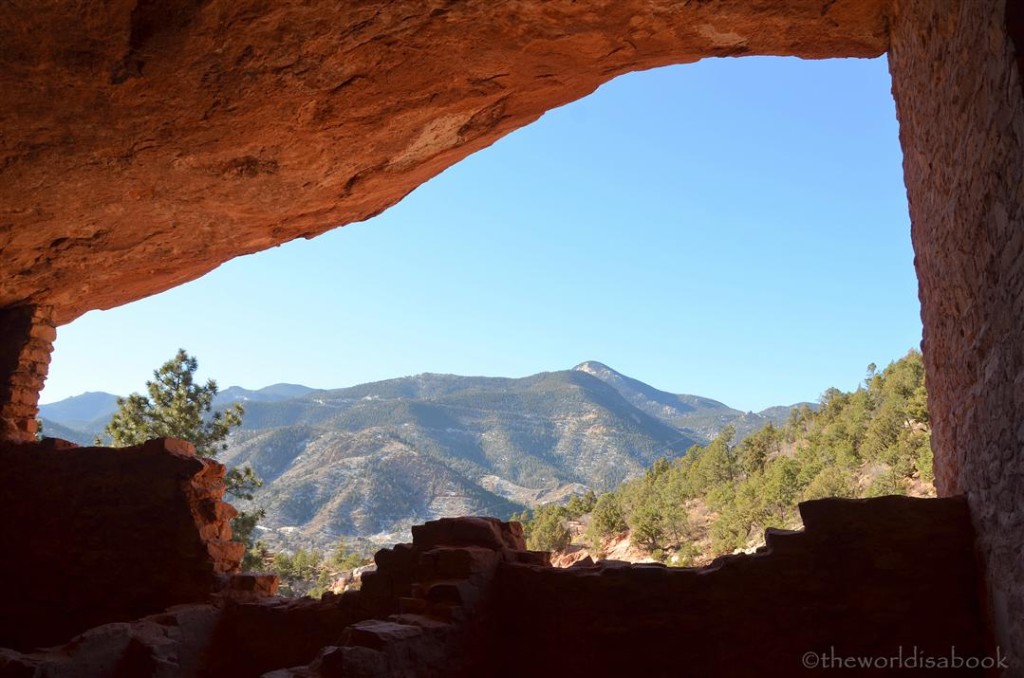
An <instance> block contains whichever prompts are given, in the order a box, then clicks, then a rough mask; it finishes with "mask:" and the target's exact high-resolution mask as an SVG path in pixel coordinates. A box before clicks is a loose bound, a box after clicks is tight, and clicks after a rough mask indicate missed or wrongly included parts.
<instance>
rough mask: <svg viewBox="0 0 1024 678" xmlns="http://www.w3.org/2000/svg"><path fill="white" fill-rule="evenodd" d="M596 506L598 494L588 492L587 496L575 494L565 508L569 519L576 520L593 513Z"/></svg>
mask: <svg viewBox="0 0 1024 678" xmlns="http://www.w3.org/2000/svg"><path fill="white" fill-rule="evenodd" d="M595 504H597V494H596V493H595V492H594V491H593V490H587V492H586V494H582V495H580V494H574V495H573V496H572V497H571V498H570V499H569V503H568V504H566V505H565V508H566V511H568V513H569V517H570V518H572V519H573V520H576V519H578V518H580V517H581V516H583V515H586V514H587V513H590V512H591V511H593V510H594V505H595Z"/></svg>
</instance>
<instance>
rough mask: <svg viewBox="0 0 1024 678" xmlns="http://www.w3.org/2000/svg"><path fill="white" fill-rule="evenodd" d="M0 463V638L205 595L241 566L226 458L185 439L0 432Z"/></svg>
mask: <svg viewBox="0 0 1024 678" xmlns="http://www.w3.org/2000/svg"><path fill="white" fill-rule="evenodd" d="M0 468H3V470H4V476H3V477H4V479H5V482H4V483H3V490H2V491H0V535H3V538H4V557H2V558H0V581H3V582H5V588H4V594H3V596H0V646H3V647H11V648H17V649H24V648H30V647H34V646H38V645H44V644H52V643H55V642H58V641H63V640H66V639H67V638H68V637H69V636H70V635H71V634H73V633H77V632H81V631H84V630H85V629H87V628H89V627H90V626H95V625H97V624H102V623H105V622H126V621H129V620H132V619H136V618H138V617H140V616H142V615H144V614H149V613H155V612H159V611H160V610H163V609H164V608H166V607H168V606H170V605H175V604H179V603H191V602H197V601H205V600H206V599H207V598H208V597H209V595H210V593H211V592H212V591H215V590H217V589H219V588H221V587H223V586H225V585H226V584H227V581H228V576H229V575H230V574H232V573H234V572H236V571H237V569H238V565H239V562H240V560H241V557H242V553H243V551H244V547H243V546H242V544H240V543H237V542H234V541H231V526H230V520H231V518H232V517H234V516H235V515H236V512H235V510H234V509H233V508H232V507H231V506H230V505H228V504H226V503H224V502H223V501H222V500H221V498H222V495H223V493H224V483H223V478H224V466H223V465H221V464H218V463H217V462H214V461H211V460H209V459H201V458H199V457H196V456H195V455H194V453H193V450H192V446H191V445H189V444H188V443H185V442H182V441H178V440H170V439H162V440H152V441H150V442H148V443H146V444H145V445H140V446H137V447H128V448H123V449H109V448H101V447H76V446H74V445H72V444H70V443H64V442H63V441H55V440H52V439H50V440H48V441H46V442H42V443H14V442H7V443H3V442H0Z"/></svg>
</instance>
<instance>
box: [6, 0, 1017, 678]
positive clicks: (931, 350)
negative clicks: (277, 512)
mask: <svg viewBox="0 0 1024 678" xmlns="http://www.w3.org/2000/svg"><path fill="white" fill-rule="evenodd" d="M1022 32H1024V29H1022V15H1021V10H1020V5H1019V3H1017V2H1014V1H1012V0H758V1H756V2H750V1H747V0H707V1H705V0H691V1H688V2H679V1H678V0H653V1H646V2H636V1H634V0H623V1H619V2H609V1H605V0H594V1H589V2H580V1H578V0H551V1H546V2H541V1H540V0H523V1H522V2H514V3H513V2H508V3H494V2H483V1H481V0H427V1H421V2H411V1H409V0H398V1H395V2H359V3H355V2H350V3H331V2H326V1H324V0H305V1H304V2H296V1H294V0H288V1H286V2H278V3H263V2H255V1H248V0H243V1H235V2H228V1H227V0H167V1H166V2H154V1H151V0H125V1H114V0H99V1H97V2H93V3H78V2H70V1H69V0H48V1H46V2H36V3H27V2H5V3H2V4H0V65H2V68H0V91H2V92H3V96H2V97H0V122H2V124H0V438H2V440H3V442H2V443H0V457H2V459H3V468H4V469H5V478H6V479H7V482H6V483H5V485H6V487H5V490H4V492H2V493H0V525H2V526H3V530H2V534H3V535H4V536H5V537H6V539H7V545H6V548H7V549H8V550H9V551H10V552H11V553H17V554H18V557H9V558H8V557H5V558H4V559H2V561H3V562H2V564H0V574H2V575H3V580H4V581H6V582H10V585H9V589H10V590H9V592H8V593H7V594H6V595H5V598H4V602H3V603H0V610H2V611H0V647H2V648H7V649H0V675H4V676H6V675H12V676H14V675H18V676H21V675H97V676H100V675H103V676H106V675H111V676H113V675H132V676H135V675H167V676H170V675H240V676H244V675H262V674H265V673H269V672H274V674H273V675H278V676H284V675H294V676H300V675H324V676H333V675H360V676H363V675H379V676H385V675H424V676H426V675H516V674H528V675H549V674H550V673H554V674H557V675H562V676H566V675H614V674H616V673H617V672H619V671H625V670H628V671H630V672H631V673H644V672H646V673H647V674H648V675H678V673H676V672H678V671H679V670H680V667H679V666H678V665H675V666H673V665H671V664H669V663H668V660H667V658H665V656H664V655H663V654H660V653H659V652H658V651H657V648H658V647H659V643H665V642H672V643H674V644H675V646H677V647H678V646H680V645H685V646H686V647H687V649H686V650H685V651H686V653H687V656H688V657H689V659H688V666H689V667H690V668H691V669H692V670H693V671H694V675H728V676H738V675H760V676H763V675H782V676H788V675H803V673H804V672H809V673H813V671H809V670H808V669H807V667H805V666H804V667H802V666H801V665H800V660H801V656H802V654H803V653H804V652H806V651H812V650H819V649H821V648H822V646H823V645H824V650H828V639H829V638H841V639H843V640H844V642H846V643H847V647H848V649H849V651H851V652H855V653H858V654H865V655H877V654H878V653H879V652H881V653H885V654H888V653H890V651H891V650H892V647H891V646H890V645H891V643H890V644H887V639H891V638H893V637H899V638H900V640H901V642H902V644H903V645H906V646H911V645H916V646H919V647H922V648H926V649H927V650H928V651H929V652H932V653H941V652H942V651H943V648H949V647H950V646H951V645H956V646H958V647H959V648H961V649H962V650H963V651H964V652H965V654H970V653H974V654H979V655H980V654H986V655H994V654H995V652H996V651H997V649H998V651H999V652H1001V653H1002V655H1003V656H1006V657H1008V658H1009V661H1010V668H1008V669H1005V670H1004V672H1003V673H1004V675H1011V676H1015V675H1024V509H1022V504H1024V456H1022V454H1021V448H1022V445H1024V207H1022V206H1024V154H1022V150H1024V87H1022V84H1024V83H1022V77H1021V64H1022V63H1024V59H1022V57H1021V55H1020V52H1019V50H1018V49H1017V47H1018V45H1019V44H1020V43H1021V41H1022V40H1024V37H1022ZM883 54H885V55H887V57H888V60H889V67H890V72H891V74H892V82H893V94H894V97H895V100H896V105H897V114H898V118H899V124H900V140H901V144H902V147H903V152H904V176H905V182H906V187H907V193H908V197H909V204H910V213H911V222H912V239H913V243H914V249H915V253H916V260H915V266H916V270H917V275H918V279H919V283H920V299H921V304H922V318H923V321H924V343H923V352H924V359H925V365H926V369H927V380H928V388H929V394H930V409H931V414H932V420H933V422H934V434H933V447H934V452H935V475H936V485H937V487H938V490H939V494H940V498H939V499H935V500H900V499H896V498H883V499H880V500H870V501H866V502H853V501H841V500H820V501H817V502H810V503H808V504H805V505H804V506H803V507H802V513H803V516H804V521H805V525H806V530H805V531H804V532H800V533H781V532H779V533H773V534H771V535H769V541H768V547H767V549H766V550H765V551H764V552H762V553H759V554H756V555H754V556H747V557H739V558H734V559H726V560H725V561H723V562H721V563H719V564H717V565H716V566H715V567H713V568H711V569H709V570H684V571H679V572H666V571H665V570H664V569H662V568H658V567H641V566H633V567H627V568H593V569H589V568H579V569H575V570H555V569H553V568H549V567H546V559H545V555H544V554H541V553H534V552H529V551H526V550H525V547H524V545H523V542H522V535H521V533H520V532H519V531H518V527H517V526H516V525H515V524H506V523H500V522H498V521H495V520H485V519H450V520H443V521H437V522H434V523H429V524H427V525H424V526H420V527H418V528H416V529H415V530H414V539H413V543H412V544H410V545H400V546H397V547H395V548H394V549H389V550H385V551H382V552H381V553H380V554H378V557H377V561H378V565H379V571H378V573H377V574H376V575H375V576H374V577H371V578H370V582H368V583H367V585H365V586H364V590H363V591H361V592H359V594H358V595H356V596H350V595H347V594H346V595H342V596H336V597H327V598H325V599H323V600H320V601H312V600H286V599H280V598H276V597H274V596H273V595H271V594H272V593H273V582H272V581H271V580H270V579H269V578H267V577H261V576H258V575H240V574H237V573H236V571H237V566H238V561H239V558H240V553H238V550H237V545H235V544H233V543H231V542H230V541H228V539H229V536H230V535H229V533H228V528H227V520H228V518H229V517H230V515H231V514H232V509H231V508H230V507H228V506H227V505H226V504H224V503H223V502H222V501H221V500H220V494H221V492H222V491H223V488H222V486H221V483H220V479H221V477H222V474H223V467H220V466H219V465H218V464H216V463H215V462H210V461H207V460H200V459H197V458H195V457H194V456H191V455H190V454H189V449H188V446H187V445H182V444H181V443H179V442H177V441H171V440H160V441H151V442H150V443H147V444H146V445H144V446H141V447H140V448H137V449H126V450H109V449H103V448H75V447H73V446H68V445H65V444H62V443H60V442H55V441H44V442H34V439H35V433H36V430H35V416H36V412H37V402H38V395H39V391H40V390H41V388H42V384H43V381H44V379H45V376H46V371H47V366H48V363H49V358H50V352H51V350H52V343H53V341H54V338H55V336H56V331H57V330H58V329H59V327H60V326H61V325H65V324H67V323H69V322H71V321H72V320H74V319H75V318H77V317H78V316H80V315H82V314H83V313H85V312H87V311H89V310H93V309H106V308H111V307H114V306H117V305H120V304H125V303H128V302H130V301H133V300H136V299H140V298H142V297H145V296H148V295H151V294H155V293H157V292H160V291H163V290H166V289H169V288H171V287H173V286H175V285H179V284H181V283H183V282H186V281H189V280H193V279H195V278H197V277H199V276H202V275H203V274H204V273H206V272H208V271H210V270H212V269H213V268H215V267H216V266H218V265H219V264H221V263H223V262H224V261H227V260H228V259H231V258H233V257H236V256H240V255H244V254H249V253H253V252H257V251H260V250H263V249H267V248H269V247H272V246H274V245H278V244H280V243H283V242H287V241H289V240H293V239H295V238H299V237H303V238H311V237H314V236H316V235H318V234H320V233H323V232H325V231H327V230H329V229H332V228H335V227H337V226H341V225H345V224H348V223H351V222H354V221H359V220H363V219H366V218H368V217H370V216H372V215H374V214H377V213H380V212H381V211H383V210H385V209H387V208H388V207H389V206H391V205H393V204H395V203H396V202H398V201H399V200H401V199H402V197H403V196H405V195H406V194H408V193H409V192H410V191H412V190H413V189H414V188H416V187H417V186H418V185H420V184H422V183H423V182H425V181H427V180H428V179H429V178H431V177H433V176H435V175H436V174H438V173H439V172H441V171H442V170H444V169H445V168H446V167H448V166H450V165H452V164H454V163H456V162H458V161H459V160H460V159H462V158H464V157H466V156H467V155H469V154H471V153H473V152H475V151H477V150H479V149H482V148H484V147H486V146H488V145H489V144H491V143H493V142H494V141H495V140H497V139H499V138H500V137H502V136H503V135H505V134H508V133H509V132H511V131H513V130H515V129H517V128H519V127H522V126H524V125H526V124H528V123H530V122H531V121H533V120H536V119H537V118H538V117H539V116H540V115H542V114H543V113H544V112H545V111H546V110H549V109H551V108H554V107H556V106H560V105H562V104H565V103H567V102H570V101H573V100H575V99H578V98H580V97H582V96H585V95H586V94H588V93H590V92H592V91H593V90H594V89H595V88H596V87H598V86H599V85H600V84H602V83H604V82H606V81H608V80H610V79H612V78H614V77H616V76H617V75H620V74H623V73H627V72H630V71H635V70H640V69H646V68H652V67H655V66H662V65H668V64H680V63H688V62H693V61H696V60H698V59H702V58H706V57H740V56H744V55H778V56H787V55H788V56H798V57H803V58H814V59H818V58H829V57H877V56H880V55H883ZM154 517H158V518H159V520H154ZM153 524H157V525H158V528H157V529H156V530H153V529H149V530H147V529H144V528H143V527H141V526H142V525H153ZM99 525H101V526H103V529H102V530H97V529H95V528H96V526H99ZM90 534H98V535H100V536H98V537H96V538H88V537H87V535H90ZM824 591H839V592H840V593H829V594H826V593H823V592H824ZM737 592H742V594H737ZM667 600H671V601H686V604H685V605H675V606H672V607H667V606H666V605H665V601H667ZM552 610H557V611H558V614H557V615H552ZM111 622H115V623H111ZM90 629H91V630H90ZM907 629H909V630H907ZM82 632H85V633H84V635H81V636H78V638H76V640H75V641H74V642H72V643H70V644H67V645H64V646H63V647H62V648H60V649H58V650H51V651H41V650H38V649H37V648H39V647H41V646H55V645H60V644H62V643H67V642H68V641H69V640H70V639H71V638H72V636H75V635H76V634H80V633H82ZM681 638H682V639H683V640H680V639H681ZM687 638H689V645H687V642H688V641H687V640H685V639H687ZM527 641H529V642H530V643H531V647H534V648H538V649H536V651H535V652H534V653H532V654H524V653H521V652H519V651H518V650H517V646H518V645H517V644H518V643H522V642H527ZM627 646H628V647H630V648H632V650H631V653H630V656H629V657H627V656H626V655H625V654H624V649H623V648H625V647H627ZM567 647H568V648H583V647H595V648H598V649H596V650H594V651H593V653H592V654H590V655H588V656H586V657H584V656H581V655H579V654H573V653H571V652H568V651H566V650H565V648H567ZM637 657H640V659H639V660H638V659H637ZM627 659H628V660H629V661H630V662H631V663H627ZM602 672H603V673H602ZM864 674H865V675H879V674H878V673H877V672H874V673H871V672H870V671H865V672H864ZM979 674H980V673H979ZM901 675H902V674H901Z"/></svg>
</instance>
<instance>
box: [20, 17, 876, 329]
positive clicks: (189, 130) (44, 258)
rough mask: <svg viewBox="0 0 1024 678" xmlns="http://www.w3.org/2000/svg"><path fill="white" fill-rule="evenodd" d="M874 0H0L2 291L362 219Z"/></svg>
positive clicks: (825, 53) (782, 47)
mask: <svg viewBox="0 0 1024 678" xmlns="http://www.w3.org/2000/svg"><path fill="white" fill-rule="evenodd" d="M888 4H889V3H888V0H762V1H760V2H757V3H748V2H716V3H704V2H687V3H680V2H676V1H675V0H655V1H654V2H651V1H648V0H644V1H640V0H628V1H625V2H623V1H619V0H616V1H612V0H601V1H600V2H588V3H576V2H571V1H570V0H557V1H556V2H516V3H494V2H488V1H486V0H472V1H471V2H450V1H447V0H429V1H428V2H423V1H422V0H401V1H399V2H384V1H382V0H375V1H371V2H359V3H337V2H330V1H328V0H314V1H313V2H305V1H304V2H298V1H297V0H286V1H285V2H274V3H263V2H255V1H253V0H243V1H241V2H238V1H236V0H209V1H205V2H198V1H196V0H173V1H172V2H133V1H131V0H102V1H99V2H90V3H80V2H71V1H70V0H57V1H55V2H49V3H46V5H45V7H39V6H37V4H35V3H33V4H29V5H22V4H20V3H9V2H8V3H0V45H2V46H3V48H2V49H0V91H3V92H4V96H3V97H2V98H0V129H3V130H4V132H3V134H2V135H0V252H2V258H0V270H3V272H4V275H3V276H2V278H0V308H3V307H6V306H12V305H17V304H32V305H37V306H39V305H43V306H51V307H53V309H54V318H55V320H56V322H57V324H64V323H67V322H69V321H71V320H72V319H74V318H75V317H77V316H78V315H80V314H82V313H84V312H85V311H87V310H90V309H96V308H109V307H111V306H116V305H118V304H123V303H126V302H129V301H132V300H134V299H138V298H141V297H144V296H147V295H150V294H153V293H155V292H159V291H161V290H165V289H167V288H169V287H172V286H174V285H178V284H180V283H182V282H185V281H187V280H191V279H193V278H196V277H198V276H200V275H202V274H203V273H206V272H207V271H209V270H210V269H212V268H214V267H216V266H217V265H218V264H220V263H221V262H223V261H226V260H227V259H230V258H232V257H235V256H238V255H241V254H248V253H251V252H256V251H259V250H263V249H266V248H268V247H271V246H273V245H277V244H280V243H282V242H286V241H288V240H292V239H294V238H298V237H307V238H308V237H312V236H314V235H317V234H319V233H322V232H324V231H326V230H328V229H330V228H334V227H336V226H338V225H341V224H346V223H350V222H353V221H358V220H362V219H365V218H367V217H369V216H371V215H374V214H376V213H378V212H380V211H381V210H383V209H385V208H386V207H388V206H390V205H392V204H394V203H395V202H397V201H398V200H399V199H400V198H402V197H403V196H404V195H406V194H407V193H409V192H410V191H411V190H412V189H414V188H415V187H416V186H418V185H419V184H421V183H423V182H424V181H426V180H427V179H429V178H430V177H432V176H434V175H435V174H437V173H439V172H440V171H441V170H443V169H444V168H446V167H448V166H449V165H452V164H453V163H455V162H457V161H458V160H459V159H461V158H463V157H465V156H466V155H468V154H470V153H472V152H473V151H476V150H479V149H481V148H484V147H485V146H487V145H489V144H491V143H493V142H494V141H495V140H497V139H498V138H500V137H501V136H503V135H505V134H507V133H508V132H510V131H512V130H514V129H516V128H518V127H521V126H523V125H525V124H527V123H529V122H531V121H533V120H535V119H536V118H538V117H539V116H540V115H541V114H542V113H544V111H546V110H548V109H551V108H553V107H556V106H559V105H562V104H565V103H567V102H569V101H572V100H574V99H577V98H579V97H581V96H584V95H586V94H588V93H590V92H591V91H593V90H594V89H595V88H596V87H597V86H598V85H600V84H601V83H603V82H605V81H607V80H609V79H611V78H613V77H615V76H616V75H619V74H622V73H626V72H629V71H634V70H639V69H644V68H651V67H654V66H661V65H666V64H672V63H685V62H690V61H695V60H697V59H699V58H702V57H707V56H735V55H744V54H775V55H798V56H804V57H811V58H821V57H834V56H860V57H867V56H877V55H879V54H881V53H883V52H884V51H885V49H886V47H887V39H888V38H887V33H886V20H887V19H886V13H887V7H888Z"/></svg>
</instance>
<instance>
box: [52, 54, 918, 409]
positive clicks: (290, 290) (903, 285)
mask: <svg viewBox="0 0 1024 678" xmlns="http://www.w3.org/2000/svg"><path fill="white" fill-rule="evenodd" d="M897 133H898V128H897V123H896V115H895V109H894V105H893V100H892V96H891V94H890V79H889V74H888V71H887V65H886V62H885V60H884V58H883V59H877V60H852V59H851V60H829V61H800V60H797V59H779V58H743V59H714V60H705V61H702V62H700V63H697V64H689V65H684V66H676V67H670V68H663V69H657V70H653V71H647V72H643V73H633V74H630V75H626V76H623V77H621V78H618V79H616V80H614V81H613V82H611V83H608V84H607V85H605V86H604V87H602V88H601V89H599V90H598V91H597V92H596V93H594V94H593V95H591V96H589V97H587V98H585V99H583V100H581V101H578V102H575V103H573V104H570V105H568V106H565V107H563V108H560V109H557V110H554V111H551V112H549V113H548V114H546V115H545V116H544V117H543V118H542V119H541V120H539V121H538V122H536V123H534V124H533V125H530V126H529V127H526V128H524V129H521V130H519V131H517V132H515V133H513V134H511V135H509V136H507V137H505V138H504V139H501V140H500V141H498V142H497V143H496V144H494V145H493V146H492V147H490V148H488V149H485V150H483V151H481V152H479V153H477V154H476V155H474V156H472V157H470V158H468V159H466V160H464V161H463V162H461V163H459V164H458V165H456V166H454V167H452V168H450V169H449V170H448V171H446V172H444V173H443V174H442V175H440V176H438V177H436V178H435V179H434V180H433V181H431V182H429V183H427V184H425V185H424V186H421V187H420V188H419V189H417V190H416V191H415V192H414V193H412V194H411V195H410V196H409V197H407V198H406V199H405V200H404V201H403V202H402V203H400V204H398V205H396V206H395V207H393V208H391V209H390V210H388V211H386V212H385V213H384V214H382V215H381V216H379V217H377V218H375V219H373V220H371V221H367V222H364V223H360V224H352V225H349V226H347V227H345V228H342V229H337V230H335V231H332V232H330V233H328V234H326V235H324V236H321V237H319V238H316V239H315V240H312V241H305V240H300V241H297V242H293V243H289V244H287V245H284V246H282V247H279V248H276V249H273V250H270V251H267V252H263V253H260V254H256V255H253V256H249V257H243V258H239V259H235V260H233V261H231V262H228V263H226V264H224V265H223V266H221V267H220V268H219V269H217V270H215V271H214V272H212V273H210V274H209V275H207V276H205V277H204V278H202V279H200V280H198V281H195V282H193V283H190V284H188V285H184V286H182V287H179V288H176V289H173V290H170V291H168V292H165V293H163V294H160V295H157V296H155V297H151V298H149V299H144V300H142V301H139V302H136V303H134V304H130V305H128V306H123V307H121V308H118V309H114V310H111V311H107V312H92V313H89V314H87V315H85V316H83V317H82V318H80V319H79V320H77V321H75V322H74V323H72V324H71V325H68V326H66V327H62V328H60V330H59V334H58V339H57V343H56V350H55V352H54V356H53V362H52V364H51V369H50V377H49V380H48V382H47V386H46V390H45V391H44V393H43V399H42V400H43V402H53V401H56V400H60V399H62V398H65V397H68V396H71V395H75V394H78V393H81V392H84V391H97V390H102V391H110V392H113V393H118V394H127V393H128V392H130V391H134V390H141V389H142V387H143V383H144V382H145V380H146V379H147V378H149V377H150V376H151V372H152V370H153V369H154V368H156V367H157V366H158V365H159V364H160V363H162V362H163V361H164V360H167V359H169V358H170V357H172V356H173V354H174V352H175V350H176V349H177V348H178V347H179V346H180V347H184V348H186V349H187V350H188V351H189V352H191V353H192V354H194V355H196V356H197V357H198V358H199V361H200V372H201V376H203V377H207V376H213V377H215V378H216V379H217V380H218V383H219V384H220V386H221V388H224V387H226V386H229V385H241V386H245V387H246V388H258V387H261V386H265V385H268V384H272V383H276V382H291V383H302V384H306V385H309V386H314V387H320V388H335V387H342V386H349V385H353V384H358V383H362V382H365V381H373V380H378V379H387V378H391V377H398V376H404V375H410V374H417V373H420V372H447V373H455V374H471V375H494V376H525V375H528V374H533V373H536V372H541V371H550V370H559V369H567V368H570V367H572V366H573V365H575V364H577V363H579V362H582V361H584V360H599V361H601V362H604V363H606V364H608V365H609V366H611V367H612V368H614V369H617V370H619V371H620V372H623V373H625V374H627V375H629V376H632V377H635V378H637V379H640V380H642V381H645V382H647V383H649V384H651V385H653V386H655V387H657V388H661V389H663V390H667V391H672V392H676V393H692V394H698V395H703V396H707V397H711V398H715V399H717V400H721V401H723V402H725V403H727V404H729V405H731V406H733V407H737V408H740V409H744V410H748V409H749V410H759V409H762V408H764V407H767V406H770V405H778V404H790V403H794V402H798V401H802V400H816V399H817V397H818V396H819V394H820V393H821V392H822V391H823V390H825V389H826V388H827V387H829V386H838V387H840V388H844V389H848V388H853V387H854V386H855V385H856V384H857V383H858V382H859V381H860V380H861V379H862V378H863V376H864V371H865V367H866V366H867V364H868V363H870V362H875V363H878V365H879V366H882V365H885V364H887V363H888V362H890V361H891V360H894V359H896V358H899V357H900V356H902V355H903V354H905V353H906V351H907V350H908V349H909V348H911V347H916V346H918V345H919V343H920V339H921V321H920V309H919V304H918V300H917V280H916V277H915V275H914V270H913V251H912V249H911V245H910V226H909V217H908V214H907V204H906V193H905V189H904V185H903V177H902V169H901V162H902V156H901V152H900V148H899V142H898V138H897Z"/></svg>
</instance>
